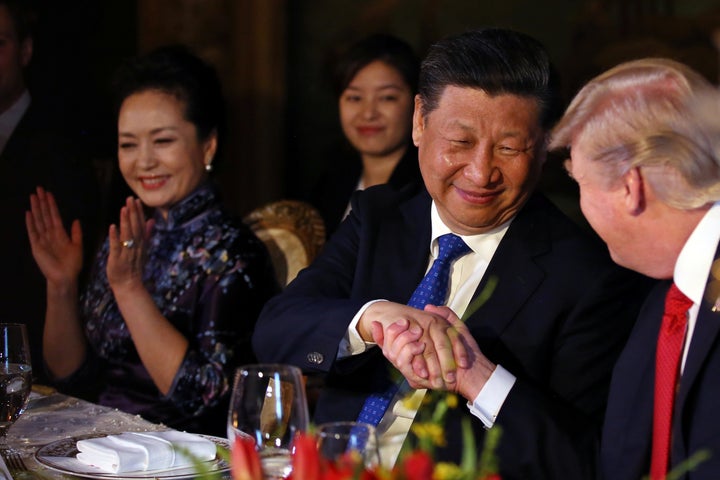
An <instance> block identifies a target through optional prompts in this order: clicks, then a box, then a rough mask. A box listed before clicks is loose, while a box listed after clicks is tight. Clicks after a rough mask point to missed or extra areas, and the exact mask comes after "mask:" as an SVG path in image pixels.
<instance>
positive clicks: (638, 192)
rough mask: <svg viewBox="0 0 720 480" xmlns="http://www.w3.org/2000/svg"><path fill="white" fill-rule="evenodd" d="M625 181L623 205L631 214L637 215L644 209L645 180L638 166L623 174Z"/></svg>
mask: <svg viewBox="0 0 720 480" xmlns="http://www.w3.org/2000/svg"><path fill="white" fill-rule="evenodd" d="M623 181H624V183H625V185H624V187H625V206H626V208H627V211H628V213H630V214H631V215H633V216H634V215H639V214H640V213H642V212H643V210H645V204H646V200H647V198H646V192H645V180H644V179H643V175H642V172H641V170H640V167H633V168H631V169H630V170H628V171H627V172H626V173H625V175H623Z"/></svg>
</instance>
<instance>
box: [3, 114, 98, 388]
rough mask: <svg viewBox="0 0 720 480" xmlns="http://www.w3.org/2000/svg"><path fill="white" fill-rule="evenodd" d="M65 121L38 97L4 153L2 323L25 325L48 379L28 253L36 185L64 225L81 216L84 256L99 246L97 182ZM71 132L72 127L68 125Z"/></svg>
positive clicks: (41, 281) (37, 278)
mask: <svg viewBox="0 0 720 480" xmlns="http://www.w3.org/2000/svg"><path fill="white" fill-rule="evenodd" d="M65 127H67V125H66V124H63V120H62V119H52V118H49V117H48V116H46V115H45V114H44V111H43V109H42V108H41V107H39V106H38V105H37V104H36V103H35V101H33V103H32V104H31V105H30V107H29V108H28V110H27V112H25V115H24V116H23V117H22V119H21V120H20V123H18V125H17V127H16V128H15V130H14V131H13V133H12V135H11V136H10V139H9V140H8V143H7V145H6V146H5V149H4V150H3V152H2V155H0V220H1V221H2V224H3V234H2V235H0V252H3V272H4V273H3V276H4V280H3V285H2V288H0V312H2V315H3V321H8V322H10V321H13V322H19V323H25V324H26V325H27V328H28V333H29V336H30V349H31V354H32V357H33V358H32V361H33V374H34V376H35V377H36V379H37V380H38V381H41V382H42V381H46V377H45V375H44V368H43V359H42V350H41V346H42V331H43V326H44V324H45V278H44V277H43V275H42V273H41V272H40V270H39V269H38V267H37V265H36V264H35V260H34V259H33V257H32V253H31V251H30V242H29V241H28V236H27V230H26V228H25V211H27V210H29V209H30V194H31V193H33V192H34V191H35V188H36V187H37V186H42V187H44V188H45V189H47V190H49V191H51V192H52V193H53V194H54V196H55V198H56V199H57V202H58V206H59V208H60V213H61V214H62V215H63V219H64V220H65V223H66V224H67V225H68V226H69V225H70V222H71V221H72V220H73V219H75V218H77V219H80V221H81V223H82V227H83V234H84V236H83V240H84V246H85V247H86V251H87V255H86V258H89V257H90V253H91V250H92V249H93V248H94V247H95V238H96V236H97V234H96V230H97V227H96V221H97V216H98V215H97V212H98V209H99V201H98V191H97V183H96V179H95V175H94V173H93V170H92V169H91V165H90V163H89V160H88V159H87V158H86V155H84V154H85V152H83V150H82V149H81V148H80V143H79V141H78V137H79V135H75V134H74V132H72V131H65ZM68 130H69V129H68Z"/></svg>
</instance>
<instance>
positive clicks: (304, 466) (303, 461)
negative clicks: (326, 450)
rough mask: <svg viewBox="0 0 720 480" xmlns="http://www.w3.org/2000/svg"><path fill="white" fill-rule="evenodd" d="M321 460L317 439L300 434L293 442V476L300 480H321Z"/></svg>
mask: <svg viewBox="0 0 720 480" xmlns="http://www.w3.org/2000/svg"><path fill="white" fill-rule="evenodd" d="M320 464H321V459H320V454H319V453H318V449H317V445H316V444H315V437H313V436H311V435H308V434H306V433H299V434H297V436H295V439H294V440H293V454H292V474H291V476H290V478H297V479H298V480H320V478H321V477H320V470H321V465H320Z"/></svg>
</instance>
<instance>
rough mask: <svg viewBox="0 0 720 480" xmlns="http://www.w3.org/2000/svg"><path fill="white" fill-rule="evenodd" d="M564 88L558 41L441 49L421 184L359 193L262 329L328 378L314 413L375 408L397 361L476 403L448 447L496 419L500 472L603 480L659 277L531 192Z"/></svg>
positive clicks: (277, 347)
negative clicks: (432, 280) (631, 346)
mask: <svg viewBox="0 0 720 480" xmlns="http://www.w3.org/2000/svg"><path fill="white" fill-rule="evenodd" d="M558 91H559V88H558V84H557V77H556V75H555V72H554V69H553V67H552V65H551V62H550V59H549V56H548V54H547V52H546V51H545V49H544V48H543V46H542V45H541V44H540V43H539V42H537V41H536V40H535V39H533V38H531V37H529V36H527V35H525V34H522V33H519V32H514V31H512V30H506V29H498V28H486V29H481V30H477V31H470V32H467V33H464V34H460V35H455V36H451V37H448V38H446V39H444V40H441V41H439V42H438V43H436V44H435V45H433V46H432V47H431V49H430V51H429V53H428V55H427V57H426V58H425V60H424V61H423V63H422V66H421V73H420V82H419V93H418V95H417V96H416V97H415V113H414V120H413V133H412V135H413V139H414V142H415V144H416V145H417V146H418V155H419V162H420V170H421V172H422V175H423V179H424V183H425V188H426V190H423V191H422V192H420V193H419V194H411V193H409V192H407V191H395V190H393V189H392V188H390V187H388V186H377V187H374V188H370V189H367V190H366V191H365V192H363V193H362V194H358V195H356V196H354V197H353V203H352V210H351V212H350V214H349V216H348V219H347V220H346V221H345V222H343V224H342V225H341V226H340V228H339V229H338V231H337V232H336V234H335V235H334V236H333V237H332V238H331V239H330V241H329V242H328V243H327V244H326V246H325V249H324V250H323V252H322V253H321V254H320V256H319V257H318V258H317V260H315V262H314V263H313V264H312V265H311V266H310V267H308V268H307V269H305V270H304V271H302V272H301V273H300V274H299V276H298V277H297V279H296V280H295V281H294V282H292V283H291V284H290V285H289V286H288V287H287V288H286V289H285V290H284V291H283V293H281V294H280V295H278V296H277V297H275V298H273V299H271V300H270V301H269V302H268V303H267V305H266V307H265V308H264V309H263V312H262V314H261V316H260V319H259V320H258V324H257V326H256V330H255V333H254V335H253V347H254V348H255V352H256V353H257V355H258V357H259V359H260V360H261V361H263V362H283V363H290V364H294V365H298V366H299V367H301V368H302V370H303V371H304V372H305V373H306V374H308V375H314V374H320V375H325V379H326V385H327V386H326V387H325V389H324V391H323V392H322V394H321V396H320V398H319V401H318V403H317V406H316V409H315V416H314V419H315V422H317V423H322V422H325V421H330V420H355V419H357V418H358V417H359V416H361V414H362V416H363V418H365V411H366V408H365V405H366V400H367V399H368V397H369V395H371V394H384V393H386V392H389V391H390V390H389V387H390V386H391V385H393V383H394V379H393V376H392V374H391V368H390V367H391V366H393V365H394V366H395V367H396V368H397V369H398V370H400V372H401V373H402V374H403V375H404V377H405V378H406V379H407V380H408V383H409V385H410V386H412V387H425V388H430V389H433V390H440V391H444V390H449V391H453V392H457V393H458V394H460V395H461V396H462V397H463V398H465V399H466V400H467V402H468V403H467V407H466V406H460V407H459V408H457V409H454V410H450V411H449V413H448V417H447V419H446V423H445V424H444V425H443V427H444V433H445V439H446V441H447V446H446V447H445V448H442V449H440V450H439V451H438V459H439V460H449V461H459V460H460V458H459V457H460V454H461V452H462V445H461V442H462V435H461V433H460V423H461V420H462V419H463V418H465V419H469V420H470V422H471V425H472V427H473V431H474V434H475V440H476V442H477V445H478V446H479V447H481V446H482V444H483V439H484V434H485V431H486V429H488V428H494V427H495V426H501V427H502V429H503V433H502V438H501V440H500V444H499V447H498V450H497V454H498V458H499V467H500V474H501V476H502V478H503V479H504V480H511V479H528V478H532V479H544V478H547V479H558V478H572V479H583V478H594V477H595V474H596V463H595V462H596V447H597V440H598V437H599V430H600V424H601V422H602V418H603V412H604V410H605V399H606V395H607V389H608V385H609V381H610V372H611V369H612V366H613V364H614V362H615V359H616V357H617V355H618V353H619V351H620V349H621V347H622V345H623V344H624V342H625V340H626V339H627V336H628V334H629V331H630V328H631V327H632V323H633V320H634V318H635V317H636V315H637V311H638V309H639V306H640V303H641V301H642V300H643V298H644V296H645V294H646V293H647V290H648V288H649V287H650V285H649V284H650V283H651V281H650V280H649V279H647V278H645V277H641V276H639V275H637V274H635V273H633V272H630V271H628V270H626V269H623V268H620V267H618V266H617V265H615V264H613V262H612V261H611V259H610V257H609V256H608V254H607V251H606V249H605V248H604V247H603V245H602V243H601V242H600V241H599V240H598V239H597V238H594V237H591V236H589V234H588V233H587V232H586V231H585V230H583V229H581V228H580V227H578V226H577V225H576V224H575V223H573V222H572V221H571V220H570V219H569V218H567V217H566V216H565V215H563V214H562V213H561V212H560V211H559V210H558V209H557V208H556V207H555V206H553V205H552V204H551V203H550V202H549V201H548V200H547V199H546V198H545V197H544V196H543V195H541V194H539V193H537V192H535V188H536V185H537V182H538V179H539V177H540V174H541V170H542V165H543V162H544V160H545V154H546V151H545V147H546V140H547V134H548V132H549V129H550V128H551V126H552V125H553V122H554V120H555V119H556V118H557V117H556V115H559V113H560V105H559V101H558V98H559V94H558ZM448 235H450V236H448ZM452 235H454V236H452ZM446 239H452V240H453V242H455V243H459V241H462V242H463V243H464V244H465V246H466V247H467V249H466V251H465V254H464V255H463V256H460V257H459V258H458V259H457V260H455V261H454V262H453V263H452V265H451V267H450V272H449V291H448V292H447V295H446V297H445V299H444V300H441V301H437V302H436V303H438V304H440V305H445V306H443V307H438V306H433V305H428V306H426V307H424V310H420V309H417V308H413V307H410V306H407V305H406V304H407V303H408V301H409V299H411V298H412V297H415V295H414V292H415V290H416V287H417V286H418V285H419V284H421V279H423V276H424V275H425V273H426V272H427V271H428V268H429V267H430V265H431V264H432V263H433V262H434V261H435V260H436V259H437V258H438V255H439V253H438V252H439V250H440V248H442V247H440V246H439V245H441V243H442V244H445V241H446ZM415 293H417V292H415ZM486 293H487V294H489V298H487V300H486V301H485V300H484V296H485V294H486ZM458 317H463V318H464V320H465V323H462V322H461V321H460V320H459V319H458ZM278 331H282V332H283V333H284V334H283V335H282V336H279V335H277V332H278ZM455 331H460V332H462V335H461V336H457V335H455V334H454V333H453V332H455ZM455 358H457V361H456V360H455ZM416 368H417V369H418V373H415V372H416V370H415V369H416ZM360 379H362V381H359V380H360ZM406 393H407V392H406V390H405V388H401V389H400V390H399V392H398V393H396V394H395V395H394V397H393V398H392V400H391V401H390V404H389V406H388V408H387V410H386V411H385V413H384V416H383V417H382V419H379V422H378V431H379V435H380V445H381V456H382V461H383V463H384V464H385V465H387V466H390V465H392V464H393V462H394V461H395V459H396V456H397V454H398V451H399V449H400V446H401V445H402V443H403V441H404V439H405V438H406V434H407V432H408V429H409V428H410V426H411V424H412V422H413V418H414V415H415V413H416V412H415V411H414V410H412V409H410V410H408V408H407V405H403V402H402V398H404V397H405V396H406ZM422 394H423V392H422V391H419V392H415V393H414V395H415V397H414V398H415V399H416V400H417V397H418V396H422Z"/></svg>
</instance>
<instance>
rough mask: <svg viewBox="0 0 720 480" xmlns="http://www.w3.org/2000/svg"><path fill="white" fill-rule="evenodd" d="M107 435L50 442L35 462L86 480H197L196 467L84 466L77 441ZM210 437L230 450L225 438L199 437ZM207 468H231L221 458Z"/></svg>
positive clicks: (207, 465)
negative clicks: (113, 470) (117, 468)
mask: <svg viewBox="0 0 720 480" xmlns="http://www.w3.org/2000/svg"><path fill="white" fill-rule="evenodd" d="M104 436H106V435H86V436H81V437H68V438H63V439H62V440H58V441H56V442H52V443H48V444H47V445H45V446H43V447H41V448H39V449H38V451H37V452H35V459H36V460H37V461H38V462H40V463H41V464H42V465H44V466H46V467H48V468H50V469H52V470H55V471H58V472H61V473H64V474H68V475H75V476H78V477H84V478H95V479H120V478H157V479H163V480H178V479H183V478H196V477H198V472H197V470H196V468H195V466H192V465H191V466H188V467H178V468H173V469H166V470H144V471H136V472H123V473H108V472H106V471H104V470H101V469H99V468H97V467H93V466H92V465H87V464H85V463H82V462H81V461H79V460H78V459H77V458H75V455H77V453H78V449H77V442H78V440H84V439H86V438H96V437H104ZM198 436H199V437H203V438H206V439H208V440H210V441H212V442H213V443H215V445H217V446H218V447H221V448H224V449H226V450H230V442H228V440H227V439H225V438H220V437H212V436H209V435H198ZM203 467H205V470H206V471H207V473H208V474H211V473H212V474H216V473H220V472H226V471H228V470H230V465H229V464H228V463H227V462H226V461H225V460H223V459H222V458H220V456H219V455H216V456H215V459H213V460H210V461H208V462H203Z"/></svg>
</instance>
